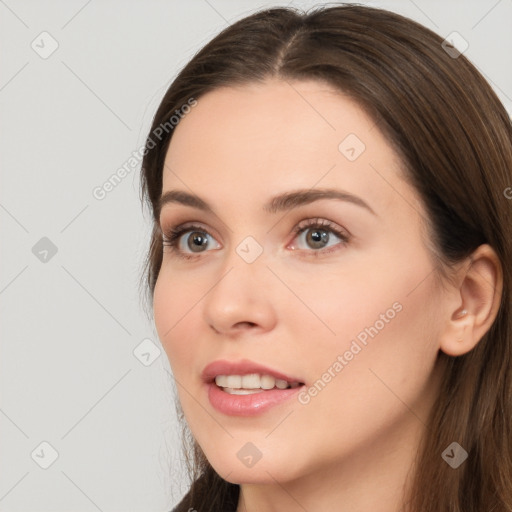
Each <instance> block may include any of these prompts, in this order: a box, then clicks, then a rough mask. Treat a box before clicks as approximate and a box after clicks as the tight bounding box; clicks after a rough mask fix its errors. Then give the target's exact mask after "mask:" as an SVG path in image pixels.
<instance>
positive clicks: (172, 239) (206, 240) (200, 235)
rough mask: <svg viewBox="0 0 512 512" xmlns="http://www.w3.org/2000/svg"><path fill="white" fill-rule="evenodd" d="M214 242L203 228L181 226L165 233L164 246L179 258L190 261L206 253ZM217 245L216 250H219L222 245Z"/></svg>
mask: <svg viewBox="0 0 512 512" xmlns="http://www.w3.org/2000/svg"><path fill="white" fill-rule="evenodd" d="M187 233H188V235H187ZM184 235H186V236H184ZM214 240H215V239H214V238H213V236H212V235H210V233H208V231H206V230H205V229H204V228H202V227H201V226H197V225H181V226H178V227H176V228H171V229H170V230H169V231H167V232H165V234H164V236H163V245H164V246H167V247H169V248H170V249H171V251H172V252H174V253H176V254H177V255H178V256H180V257H182V258H185V259H190V258H195V257H196V256H198V255H199V254H200V253H202V252H205V251H206V249H207V248H209V246H210V245H211V243H212V241H214ZM216 243H217V246H216V247H215V248H216V249H218V248H219V247H220V244H219V243H218V242H216ZM189 251H190V252H189Z"/></svg>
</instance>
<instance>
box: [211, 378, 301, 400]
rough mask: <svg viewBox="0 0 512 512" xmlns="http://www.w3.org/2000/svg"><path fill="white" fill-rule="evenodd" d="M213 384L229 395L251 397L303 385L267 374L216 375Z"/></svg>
mask: <svg viewBox="0 0 512 512" xmlns="http://www.w3.org/2000/svg"><path fill="white" fill-rule="evenodd" d="M215 384H217V386H218V387H219V388H220V389H222V391H225V392H226V393H229V394H231V395H251V394H254V393H262V392H264V391H270V390H273V389H294V388H297V387H299V386H301V385H303V384H304V383H303V382H297V381H292V382H289V381H287V380H283V379H277V378H275V377H273V376H272V375H267V374H258V373H250V374H248V375H217V376H216V377H215Z"/></svg>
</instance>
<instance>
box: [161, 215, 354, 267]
mask: <svg viewBox="0 0 512 512" xmlns="http://www.w3.org/2000/svg"><path fill="white" fill-rule="evenodd" d="M293 232H294V233H295V235H296V236H295V238H294V241H295V240H296V239H297V240H298V241H299V242H298V243H293V242H292V244H290V245H289V246H288V247H289V248H290V249H293V250H296V249H299V250H301V251H306V253H309V254H311V255H313V256H319V255H321V254H324V253H331V252H333V251H334V250H337V249H330V250H326V249H327V248H329V247H333V246H334V247H336V246H339V245H341V246H345V245H347V243H348V242H349V239H350V235H349V234H348V233H347V232H346V231H345V230H343V229H342V228H340V227H338V226H337V225H336V224H334V223H333V222H331V221H328V220H325V219H307V220H305V221H302V222H300V223H299V224H298V225H297V226H296V227H295V228H294V229H293ZM162 242H163V245H164V247H169V249H170V251H171V252H172V253H173V254H175V255H177V256H178V257H180V258H183V259H193V258H198V257H200V255H201V253H204V252H207V250H208V249H210V248H211V247H210V246H211V245H212V244H213V245H214V246H213V249H219V248H221V245H220V244H219V243H218V242H217V241H216V240H215V238H214V237H213V236H212V235H211V234H210V233H209V232H208V231H207V230H205V229H204V228H203V227H201V226H199V225H194V224H192V225H191V224H184V225H180V226H177V227H171V228H170V229H169V230H168V231H166V232H165V233H164V235H163V239H162ZM304 244H306V247H304V246H303V245H304ZM308 249H310V250H308ZM311 249H313V250H311Z"/></svg>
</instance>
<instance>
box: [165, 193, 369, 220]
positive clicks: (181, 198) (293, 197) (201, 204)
mask: <svg viewBox="0 0 512 512" xmlns="http://www.w3.org/2000/svg"><path fill="white" fill-rule="evenodd" d="M322 199H336V200H338V201H345V202H348V203H352V204H355V205H357V206H361V207H362V208H365V209H366V210H368V211H369V212H370V213H372V214H373V215H377V214H376V213H375V211H374V210H373V209H372V208H371V206H370V205H369V204H367V203H366V202H365V201H363V200H362V199H361V198H360V197H358V196H356V195H354V194H351V193H349V192H346V191H343V190H337V189H331V188H324V189H303V190H296V191H292V192H285V193H284V194H280V195H278V196H275V197H273V198H271V199H270V201H269V202H267V203H266V204H265V205H264V206H263V210H264V211H265V212H268V213H274V214H275V213H278V212H283V211H288V210H292V209H293V208H298V207H299V206H303V205H306V204H309V203H313V202H314V201H320V200H322ZM170 203H178V204H182V205H185V206H191V207H192V208H197V209H199V210H202V211H204V212H208V213H212V214H214V215H215V212H214V211H213V208H212V207H211V206H210V205H209V204H208V203H207V202H206V201H205V200H204V199H201V198H200V197H199V196H196V195H195V194H190V193H188V192H185V191H184V190H169V191H167V192H165V193H164V194H162V196H161V197H160V199H159V200H158V204H157V212H158V216H160V212H161V211H162V208H163V207H164V206H165V205H166V204H170Z"/></svg>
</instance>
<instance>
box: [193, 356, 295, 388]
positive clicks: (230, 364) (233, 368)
mask: <svg viewBox="0 0 512 512" xmlns="http://www.w3.org/2000/svg"><path fill="white" fill-rule="evenodd" d="M250 373H257V374H259V375H271V376H272V377H274V378H276V379H281V380H285V381H287V382H289V383H290V384H292V383H294V382H298V383H299V384H303V381H302V380H300V379H299V378H296V377H293V376H290V375H286V374H284V373H281V372H278V371H276V370H273V369H272V368H268V367H267V366H264V365H262V364H259V363H255V362H254V361H250V360H249V359H242V360H240V361H227V360H222V359H220V360H218V361H213V363H210V364H208V365H206V366H205V367H204V369H203V371H202V372H201V378H202V379H203V380H204V381H205V382H207V383H210V382H213V381H214V380H215V377H217V375H248V374H250Z"/></svg>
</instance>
